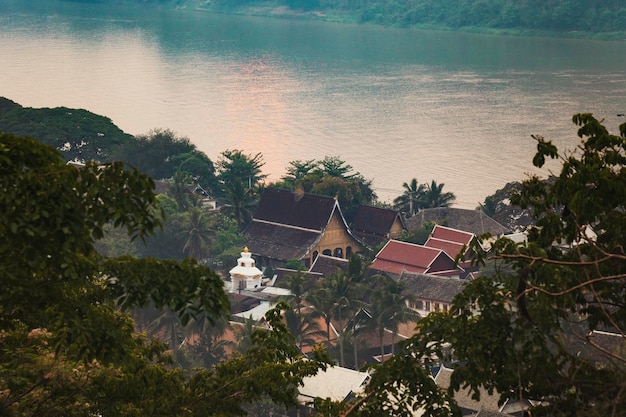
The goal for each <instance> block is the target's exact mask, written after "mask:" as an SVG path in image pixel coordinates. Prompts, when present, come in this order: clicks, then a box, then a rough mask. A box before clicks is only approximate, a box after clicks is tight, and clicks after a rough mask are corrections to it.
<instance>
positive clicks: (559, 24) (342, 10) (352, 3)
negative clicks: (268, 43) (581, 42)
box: [126, 0, 626, 33]
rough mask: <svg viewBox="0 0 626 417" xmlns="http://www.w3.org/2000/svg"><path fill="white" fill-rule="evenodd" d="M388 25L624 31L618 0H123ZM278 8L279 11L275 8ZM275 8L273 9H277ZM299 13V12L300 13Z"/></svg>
mask: <svg viewBox="0 0 626 417" xmlns="http://www.w3.org/2000/svg"><path fill="white" fill-rule="evenodd" d="M126 1H134V2H140V3H155V4H159V5H161V6H162V5H166V4H170V5H175V6H177V7H199V8H208V9H219V10H221V11H236V12H252V13H260V14H282V15H289V14H294V13H297V12H300V13H301V16H304V17H310V18H329V19H335V20H337V19H341V20H351V21H355V22H361V23H365V22H369V23H375V24H382V25H391V26H402V27H410V26H421V27H445V28H482V29H498V30H514V31H518V32H525V31H529V30H531V31H541V32H560V33H568V32H587V33H610V32H616V33H624V31H626V3H625V2H624V1H622V0H273V1H269V2H268V1H260V0H212V1H207V0H126ZM281 6H282V9H280V7H281ZM277 8H278V9H277ZM303 12H304V13H303Z"/></svg>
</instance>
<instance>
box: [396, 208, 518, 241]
mask: <svg viewBox="0 0 626 417" xmlns="http://www.w3.org/2000/svg"><path fill="white" fill-rule="evenodd" d="M426 223H435V224H438V225H442V226H447V227H450V228H453V229H457V230H462V231H464V232H469V233H472V234H474V235H476V236H481V235H483V234H485V233H489V234H491V235H492V236H502V235H505V234H509V233H511V230H509V229H508V228H507V227H505V226H503V225H501V224H500V223H498V222H497V221H495V220H494V219H492V218H491V217H489V216H487V215H486V214H485V213H484V212H483V211H482V210H469V209H461V208H453V207H435V208H428V209H423V210H421V211H420V212H418V213H417V214H416V215H415V216H413V217H410V218H408V219H406V220H405V224H406V227H407V229H408V230H414V229H418V228H420V227H422V226H423V225H424V224H426Z"/></svg>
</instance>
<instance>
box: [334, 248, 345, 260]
mask: <svg viewBox="0 0 626 417" xmlns="http://www.w3.org/2000/svg"><path fill="white" fill-rule="evenodd" d="M333 256H334V257H335V258H343V249H341V248H335V251H334V252H333Z"/></svg>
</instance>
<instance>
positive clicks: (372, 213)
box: [352, 205, 406, 248]
mask: <svg viewBox="0 0 626 417" xmlns="http://www.w3.org/2000/svg"><path fill="white" fill-rule="evenodd" d="M404 230H406V226H405V225H404V221H403V220H402V216H400V212H399V211H397V210H391V209H386V208H382V207H374V206H368V205H361V206H359V208H358V210H357V212H356V215H355V216H354V220H353V221H352V233H354V235H355V236H357V237H358V238H359V239H360V240H361V241H362V242H363V243H364V244H365V245H367V246H369V247H370V248H376V247H377V246H378V245H380V244H381V243H382V242H385V241H387V240H389V239H397V238H398V237H400V235H401V234H402V232H403V231H404Z"/></svg>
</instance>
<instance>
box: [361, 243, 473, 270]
mask: <svg viewBox="0 0 626 417" xmlns="http://www.w3.org/2000/svg"><path fill="white" fill-rule="evenodd" d="M371 268H372V269H376V270H378V271H384V272H389V273H391V274H396V275H399V274H401V273H402V272H404V271H409V272H414V273H426V272H428V273H436V272H445V271H453V270H458V271H459V272H462V270H461V269H459V268H457V267H455V266H454V259H452V258H451V257H450V256H449V255H447V254H446V253H445V252H444V251H442V250H441V249H435V248H429V247H426V246H422V245H416V244H414V243H407V242H401V241H399V240H393V239H392V240H390V241H389V242H387V244H386V245H385V246H384V247H383V248H382V249H381V250H380V252H378V254H377V255H376V258H375V259H374V262H372V265H371Z"/></svg>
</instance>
